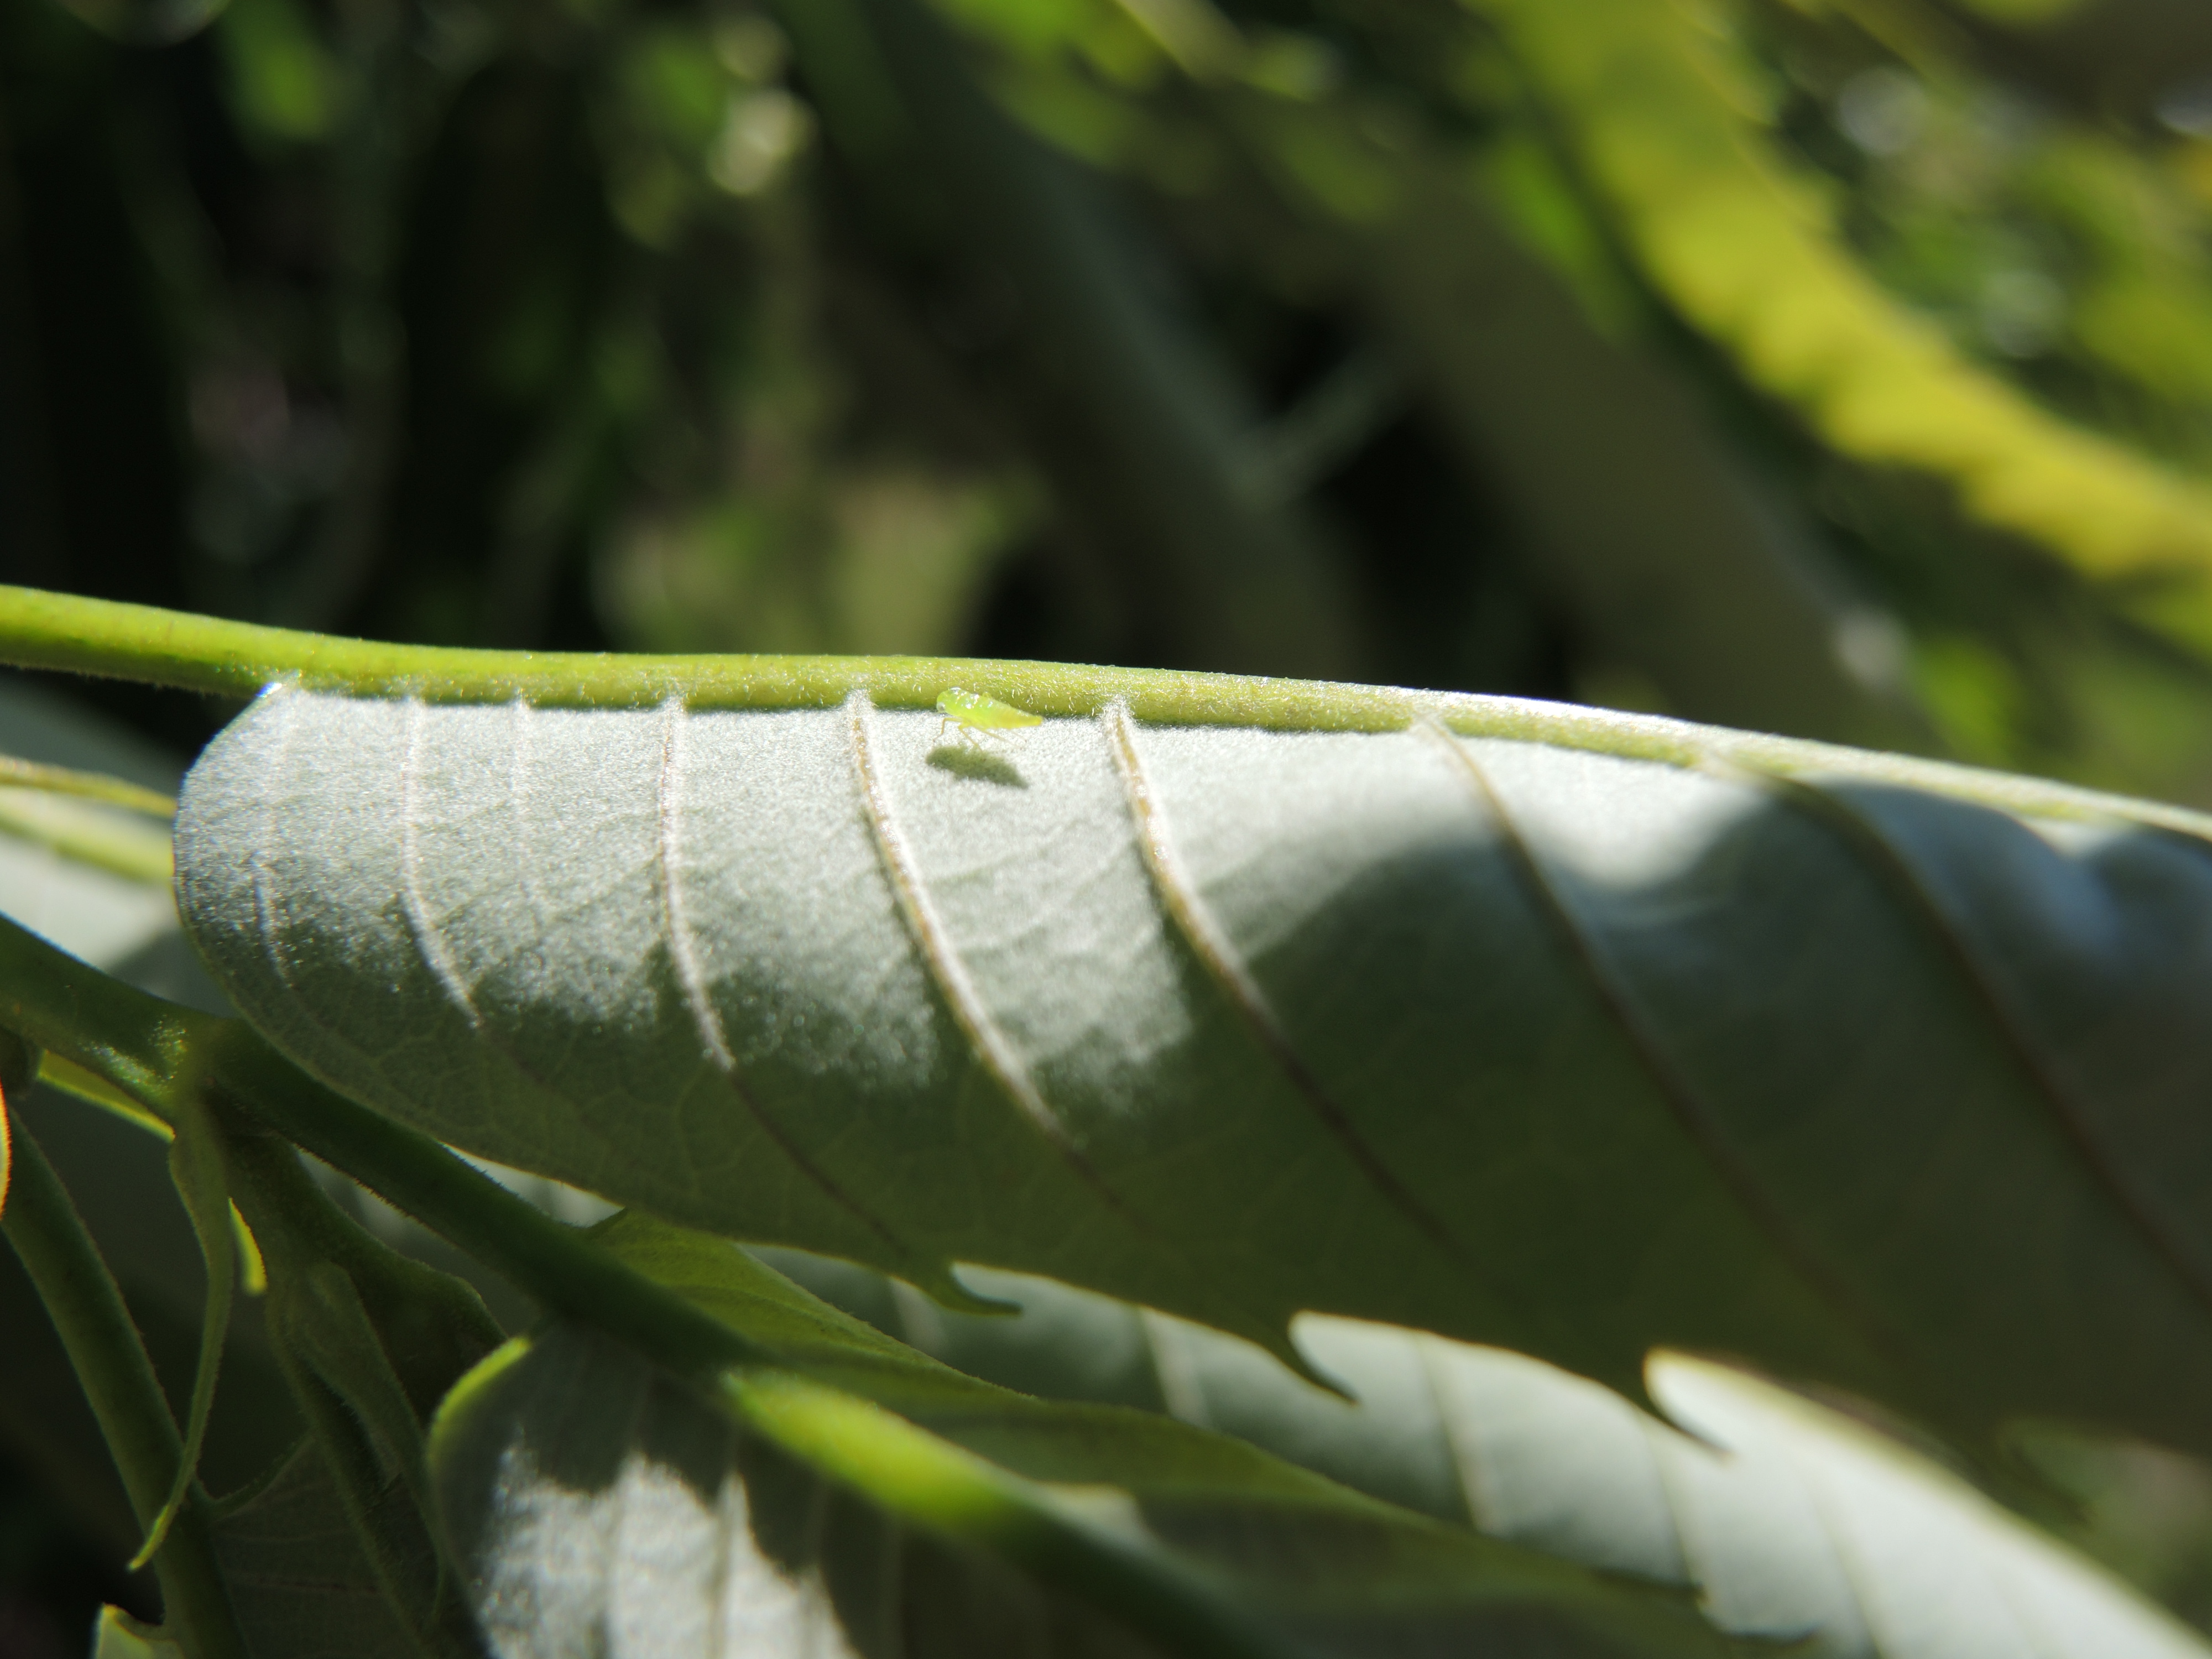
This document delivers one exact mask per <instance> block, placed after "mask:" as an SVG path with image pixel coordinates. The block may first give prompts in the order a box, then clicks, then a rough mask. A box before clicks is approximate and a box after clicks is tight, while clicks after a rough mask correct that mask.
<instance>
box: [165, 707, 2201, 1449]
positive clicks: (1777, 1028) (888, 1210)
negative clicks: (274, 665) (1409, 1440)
mask: <svg viewBox="0 0 2212 1659" xmlns="http://www.w3.org/2000/svg"><path fill="white" fill-rule="evenodd" d="M938 727H939V720H938V719H937V717H936V716H935V715H934V714H920V713H900V712H890V711H879V710H876V709H872V708H870V707H869V706H868V705H867V704H866V702H865V700H864V699H860V698H855V699H854V701H853V702H849V703H848V705H846V706H845V707H844V708H836V709H813V710H792V711H728V712H715V713H690V714H687V713H685V712H684V710H683V709H682V708H680V707H678V706H676V705H672V704H671V705H670V706H668V707H665V708H660V709H650V710H601V711H590V710H565V711H555V710H544V709H532V708H526V707H525V706H522V705H519V704H517V705H509V706H506V707H498V708H490V707H467V706H439V707H431V706H427V705H424V704H422V703H420V702H399V701H367V700H361V701H353V700H348V699H344V698H342V697H337V696H325V695H320V694H313V693H307V692H303V691H298V690H283V689H280V690H274V691H272V692H270V694H269V695H267V696H264V697H263V698H262V699H261V700H260V701H259V702H257V703H256V704H255V705H253V707H252V708H251V709H249V710H248V712H247V713H246V714H245V715H244V716H242V717H241V718H240V720H239V721H238V722H237V723H235V724H234V726H232V727H231V728H230V729H229V730H228V732H226V733H224V734H223V735H222V737H221V738H218V739H217V740H216V743H215V744H212V745H211V746H210V749H209V750H208V752H207V753H206V755H205V756H204V757H203V759H202V760H201V762H200V763H199V765H198V766H197V768H196V769H195V770H194V772H193V773H192V775H191V778H190V779H189V780H188V781H187V785H186V788H185V795H184V801H183V806H182V811H181V812H180V815H179V823H178V843H177V850H178V869H179V904H180V908H181V911H182V914H183V916H184V918H185V925H186V927H188V929H189V930H190V931H191V934H192V936H193V937H194V939H196V940H197V943H198V945H199V947H200V949H201V951H202V952H203V954H204V956H205V957H206V958H207V959H208V961H209V963H210V965H211V967H212V968H213V969H214V970H215V972H216V975H217V976H218V977H219V978H220V979H221V981H222V983H223V985H224V987H225V988H226V989H227V990H228V992H229V993H230V994H231V995H232V996H233V997H234V999H235V1000H236V1001H237V1003H238V1006H240V1009H241V1010H242V1011H243V1012H245V1013H246V1015H247V1016H248V1017H249V1018H251V1019H252V1020H253V1021H254V1022H255V1023H256V1024H258V1026H260V1027H261V1029H262V1030H264V1032H266V1033H267V1034H268V1035H269V1036H270V1038H271V1040H272V1041H274V1042H276V1043H277V1044H278V1045H279V1046H280V1047H281V1048H283V1049H284V1050H285V1051H286V1052H287V1053H289V1054H290V1055H291V1056H292V1057H293V1058H295V1060H298V1061H299V1062H300V1063H301V1064H302V1065H304V1066H307V1068H308V1069H309V1070H311V1071H313V1072H314V1073H316V1074H318V1075H319V1076H320V1077H322V1078H324V1079H326V1080H327V1081H329V1082H331V1084H333V1085H335V1086H337V1087H338V1088H340V1089H342V1090H343V1091H346V1092H348V1093H349V1094H352V1095H354V1096H355V1097H357V1098H361V1099H363V1100H365V1101H367V1102H368V1103H370V1104H372V1105H374V1106H376V1107H378V1108H380V1109H383V1110H385V1111H387V1112H389V1113H391V1114H392V1115H395V1116H397V1117H399V1118H402V1119H404V1120H405V1121H409V1122H411V1123H414V1124H416V1125H417V1126H419V1127H423V1128H425V1129H427V1130H428V1131H429V1132H431V1133H435V1134H436V1135H438V1136H440V1137H441V1138H443V1139H447V1140H450V1141H453V1142H454V1143H456V1144H458V1145H460V1146H465V1147H466V1148H468V1149H470V1150H471V1151H472V1152H478V1153H481V1154H483V1155H485V1156H488V1157H491V1158H497V1159H500V1160H501V1161H503V1162H506V1163H508V1164H515V1165H518V1166H520V1167H523V1168H526V1169H530V1170H536V1171H538V1172H540V1173H543V1174H545V1175H549V1176H555V1177H557V1178H559V1179H562V1180H565V1181H568V1182H574V1183H575V1184H577V1185H580V1186H583V1187H586V1188H591V1189H592V1190H595V1191H598V1192H600V1193H603V1194H606V1195H608V1196H610V1197H612V1198H615V1199H617V1200H621V1201H623V1202H625V1203H629V1204H633V1205H635V1206H640V1207H641V1208H643V1209H646V1210H648V1211H651V1212H656V1213H659V1214H661V1215H664V1216H667V1217H669V1218H673V1219H677V1220H680V1221H683V1222H685V1223H688V1224H690V1225H696V1226H700V1227H702V1228H706V1229H708V1230H711V1231H718V1232H722V1233H725V1234H728V1235H731V1236H733V1237H744V1238H748V1239H751V1240H756V1241H762V1242H768V1243H783V1244H790V1245H795V1246H798V1247H800V1248H803V1249H811V1250H815V1251H819V1252H822V1253H824V1254H829V1255H838V1256H843V1257H846V1258H848V1259H851V1260H854V1261H861V1262H866V1263H868V1264H871V1265H873V1266H876V1267H880V1268H883V1269H884V1270H886V1271H888V1272H890V1273H896V1274H899V1275H902V1276H904V1277H907V1278H908V1279H912V1280H913V1281H915V1283H917V1284H921V1285H924V1286H926V1287H928V1288H930V1289H932V1290H933V1291H935V1292H937V1293H938V1294H939V1296H940V1297H946V1298H948V1299H957V1297H958V1296H959V1294H960V1292H959V1291H958V1290H957V1282H956V1281H955V1280H954V1279H953V1278H952V1276H951V1263H952V1262H954V1261H975V1262H980V1263H986V1264H990V1265H994V1266H998V1267H1008V1268H1012V1269H1016V1270H1018V1271H1023V1272H1027V1273H1038V1274H1042V1275H1046V1276H1049V1277H1053V1278H1057V1279H1064V1280H1066V1281H1069V1282H1071V1283H1074V1284H1079V1285H1085V1286H1089V1287H1091V1288H1093V1289H1096V1290H1099V1291H1105V1292H1108V1293H1109V1294H1112V1295H1114V1296H1116V1297H1121V1298H1124V1299H1126V1300H1129V1301H1133V1302H1139V1303H1143V1304H1150V1305H1152V1306H1155V1307H1158V1308H1162V1309H1165V1310H1170V1311H1172V1312H1175V1313H1177V1314H1181V1315H1183V1316H1188V1317H1189V1318H1191V1319H1194V1320H1196V1321H1199V1322H1204V1323H1208V1324H1212V1325H1215V1326H1218V1327H1220V1328H1224V1329H1226V1330H1229V1331H1231V1332H1235V1333H1237V1334H1242V1335H1244V1336H1247V1337H1249V1338H1250V1339H1252V1340H1255V1341H1258V1342H1261V1343H1262V1344H1263V1345H1265V1346H1269V1347H1270V1348H1272V1349H1273V1350H1274V1351H1275V1352H1279V1353H1288V1352H1290V1350H1289V1344H1288V1340H1287V1336H1286V1331H1287V1327H1288V1322H1289V1321H1290V1319H1291V1316H1293V1315H1295V1314H1297V1312H1299V1311H1301V1310H1318V1311H1322V1312H1326V1313H1334V1314H1342V1315H1349V1316H1357V1317H1361V1318H1367V1319H1374V1320H1379V1321H1383V1322H1389V1323H1391V1324H1395V1325H1400V1326H1405V1327H1410V1328H1418V1329H1426V1330H1430V1331H1434V1332H1437V1333H1440V1334H1444V1335H1447V1336H1450V1337H1454V1338H1457V1339H1461V1340H1468V1341H1474V1342H1481V1343H1486V1344H1491V1345H1494V1346H1504V1347H1511V1348H1516V1349H1520V1350H1522V1351H1525V1352H1531V1353H1534V1354H1537V1355H1540V1356H1541V1357H1543V1358H1547V1359H1549V1360H1552V1361H1553V1362H1555V1363H1557V1364H1561V1365H1564V1366H1565V1367H1567V1368H1569V1369H1571V1370H1577V1371H1580V1372H1583V1373H1584V1374H1586V1375H1589V1376H1594V1377H1596V1378H1599V1379H1601V1380H1602V1381H1604V1382H1607V1383H1610V1384H1611V1385H1613V1386H1614V1387H1615V1388H1618V1389H1621V1390H1623V1391H1624V1392H1626V1393H1629V1394H1631V1395H1635V1396H1638V1397H1640V1396H1641V1390H1642V1382H1641V1377H1642V1365H1643V1361H1644V1356H1645V1354H1646V1353H1647V1352H1650V1350H1651V1349H1652V1348H1654V1347H1658V1346H1668V1347H1674V1348H1678V1349H1683V1350H1688V1351H1692V1352H1715V1353H1721V1354H1729V1355H1736V1356H1741V1357H1745V1358H1749V1359H1751V1360H1753V1361H1754V1362H1756V1363H1757V1364H1759V1365H1761V1366H1763V1367H1765V1368H1766V1369H1769V1370H1772V1371H1775V1372H1778V1373H1780V1374H1782V1375H1785V1376H1795V1377H1798V1378H1803V1379H1810V1380H1814V1381H1818V1382H1820V1383H1827V1384H1831V1385H1836V1386H1840V1387H1843V1388H1845V1389H1852V1390H1855V1391H1857V1392H1860V1393H1862V1394H1865V1395H1871V1396H1873V1397H1875V1398H1878V1399H1881V1400H1883V1401H1887V1402H1889V1403H1891V1404H1892V1405H1893V1406H1895V1407H1899V1408H1902V1409H1905V1410H1907V1411H1910V1412H1914V1413H1919V1414H1921V1415H1923V1417H1924V1418H1926V1419H1928V1420H1930V1421H1932V1422H1934V1423H1936V1424H1938V1425H1941V1426H1942V1427H1943V1428H1944V1429H1946V1430H1947V1431H1950V1432H1952V1433H1954V1435H1957V1436H1958V1437H1960V1439H1961V1440H1962V1441H1964V1442H1966V1443H1970V1444H1974V1443H1981V1442H1983V1441H1984V1440H1985V1438H1986V1437H1987V1436H1988V1435H1989V1434H1990V1433H1991V1432H1992V1431H1994V1430H1995V1428H1996V1426H1997V1425H2000V1424H2001V1423H2002V1421H2003V1420H2004V1419H2008V1418H2011V1417H2014V1416H2017V1415H2021V1414H2040V1415H2047V1416H2051V1417H2056V1418H2060V1419H2071V1420H2075V1421H2078V1422H2083V1423H2087V1424H2093V1425H2106V1426H2110V1427H2117V1428H2121V1429H2124V1430H2128V1431H2134V1432H2136V1433H2140V1434H2142V1435H2145V1436H2147V1437H2151V1438H2154V1439H2157V1440H2160V1441H2163V1442H2166V1443H2172V1444H2175V1445H2179V1446H2183V1447H2186V1448H2190V1449H2197V1450H2212V1421H2208V1419H2207V1417H2206V1414H2205V1413H2204V1412H2203V1407H2202V1404H2201V1402H2202V1401H2203V1400H2204V1399H2206V1398H2208V1397H2212V1391H2209V1390H2208V1385H2212V1320H2208V1318H2207V1312H2208V1299H2212V1222H2208V1220H2207V1218H2208V1217H2212V1206H2207V1204H2206V1203H2205V1201H2204V1200H2205V1198H2206V1196H2207V1188H2208V1185H2212V1134H2208V1133H2206V1132H2205V1131H2204V1130H2203V1129H2202V1128H2200V1127H2198V1126H2197V1119H2196V1116H2195V1115H2194V1112H2193V1108H2194V1107H2195V1105H2196V1103H2197V1101H2198V1100H2199V1099H2201V1098H2202V1097H2203V1088H2204V1082H2205V1076H2204V1074H2205V1072H2206V1069H2207V1066H2206V1062H2205V1060H2204V1059H2203V1042H2202V1038H2201V1033H2202V1032H2203V1031H2204V1030H2212V1007H2208V1006H2206V1004H2207V1002H2208V1000H2212V973H2208V972H2207V969H2212V863H2208V861H2207V858H2206V854H2205V849H2204V848H2203V846H2202V844H2201V843H2199V842H2197V841H2196V840H2195V839H2193V838H2191V836H2187V835H2185V834H2183V833H2178V832H2176V831H2174V830H2172V829H2159V828H2154V827H2150V826H2148V825H2146V824H2143V823H2135V822H2130V821H2129V820H2128V819H2127V818H2125V817H2114V818H2112V821H2111V822H2109V823H2097V822H2079V821H2071V820H2069V821H2065V822H2061V821H2059V820H2057V819H2056V818H2051V819H2043V818H2037V817H2030V816H2027V815H2025V814H2022V813H2015V812H2010V811H1999V810H1995V809H1993V808H1991V807H1990V806H1987V805H1978V804H1975V803H1974V802H1973V801H1970V800H1968V799H1963V798H1960V797H1959V796H1954V795H1947V794H1945V793H1936V792H1935V791H1933V790H1929V789H1916V788H1911V787H1901V786H1899V785H1894V784H1888V783H1883V782H1880V781H1871V780H1869V778H1867V777H1865V776H1863V775H1857V776H1855V775H1848V771H1849V769H1848V768H1843V769H1839V772H1838V775H1837V776H1834V777H1830V778H1821V777H1817V776H1815V777H1800V778H1796V779H1793V780H1790V781H1784V780H1782V779H1780V778H1778V777H1765V776H1758V775H1752V774H1750V773H1749V772H1747V771H1745V770H1743V769H1741V768H1740V767H1738V768H1726V769H1724V768H1717V767H1709V768H1706V769H1688V768H1685V767H1681V766H1676V765H1671V764H1662V763H1654V762H1650V761H1642V760H1631V759H1625V758H1619V757H1613V756H1609V755H1605V754H1598V753H1590V752H1583V751H1577V750H1567V749H1564V748H1558V747H1553V746H1549V745H1547V744H1539V743H1531V742H1522V741H1508V740H1501V739H1498V738H1483V737H1466V736H1460V735H1455V734H1453V733H1451V732H1448V731H1446V730H1445V729H1444V728H1443V726H1441V725H1439V724H1435V723H1429V724H1419V725H1416V726H1414V727H1413V728H1411V729H1408V730H1406V731H1402V732H1388V733H1364V734H1363V733H1344V732H1329V733H1322V732H1261V731H1252V730H1243V729H1229V728H1218V727H1215V728H1200V727H1162V726H1141V725H1139V724H1137V723H1136V722H1134V721H1132V720H1128V719H1127V717H1126V715H1125V714H1123V713H1122V712H1121V710H1120V709H1119V708H1109V709H1108V710H1107V711H1106V712H1104V713H1103V714H1101V715H1100V716H1098V717H1097V719H1095V720H1064V719H1055V720H1048V721H1047V722H1046V723H1045V724H1044V725H1043V726H1040V727H1038V728H1036V729H1035V730H1033V731H1031V732H1028V733H1026V734H1025V736H1024V738H1023V739H1022V741H1021V742H1020V744H1019V745H1018V747H1014V746H1011V745H1010V746H1009V748H1008V750H1007V751H1006V753H1004V754H1000V755H992V756H987V757H979V756H975V755H972V754H969V753H965V752H963V751H960V750H957V749H946V748H944V747H941V746H940V745H939V742H938V736H937V733H938ZM1715 735H1716V737H1720V736H1723V735H1725V734H1715ZM1739 752H1740V751H1739ZM1982 793H1984V795H1985V796H1986V794H1987V792H1986V791H1984V792H1982Z"/></svg>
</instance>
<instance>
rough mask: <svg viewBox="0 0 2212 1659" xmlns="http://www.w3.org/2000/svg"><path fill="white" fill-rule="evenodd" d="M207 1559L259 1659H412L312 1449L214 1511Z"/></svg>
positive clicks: (410, 1646)
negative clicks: (212, 1556) (212, 1551)
mask: <svg viewBox="0 0 2212 1659" xmlns="http://www.w3.org/2000/svg"><path fill="white" fill-rule="evenodd" d="M216 1554H217V1555H218V1557H219V1558H220V1559H221V1560H222V1572H223V1582H224V1583H227V1584H228V1586H229V1587H230V1595H231V1602H232V1605H233V1606H234V1607H236V1609H237V1610H238V1621H239V1627H240V1630H241V1631H242V1632H244V1633H245V1636H246V1641H247V1643H248V1644H250V1645H251V1646H252V1650H253V1651H254V1652H255V1653H256V1654H258V1655H262V1656H265V1659H278V1656H281V1659H418V1656H419V1655H420V1654H421V1652H422V1649H421V1648H419V1647H417V1646H416V1644H415V1642H414V1641H413V1640H412V1638H410V1637H409V1635H408V1633H407V1632H406V1630H405V1628H404V1626H402V1625H401V1623H400V1621H399V1620H398V1617H397V1616H396V1615H395V1614H394V1613H393V1612H392V1606H391V1604H390V1603H389V1602H388V1601H386V1600H385V1595H384V1590H383V1587H382V1584H381V1582H380V1579H379V1578H378V1577H377V1574H376V1572H375V1571H374V1568H372V1567H371V1565H369V1562H368V1557H367V1556H365V1555H364V1554H363V1553H362V1548H361V1545H360V1543H359V1542H358V1541H356V1538H355V1535H354V1529H353V1527H352V1524H351V1523H350V1522H349V1521H348V1520H347V1518H346V1512H345V1509H344V1506H343V1504H342V1502H341V1501H340V1498H339V1496H338V1492H337V1486H336V1485H335V1484H334V1483H333V1482H332V1480H331V1474H330V1470H329V1468H328V1466H327V1465H326V1464H325V1462H324V1461H323V1458H322V1455H321V1454H320V1453H319V1452H318V1451H317V1450H316V1449H315V1448H314V1446H313V1445H312V1444H308V1445H303V1446H301V1447H300V1448H299V1449H297V1450H296V1451H295V1452H294V1453H293V1454H292V1455H290V1456H289V1458H287V1459H286V1460H285V1461H284V1462H283V1465H282V1467H281V1468H278V1470H277V1471H276V1474H275V1475H274V1477H273V1478H272V1479H271V1480H269V1482H268V1483H267V1484H266V1485H265V1486H262V1487H261V1488H260V1489H259V1490H258V1491H257V1492H252V1494H250V1495H249V1496H248V1497H247V1498H246V1501H245V1502H243V1503H241V1504H238V1505H237V1506H236V1507H234V1508H231V1509H228V1510H227V1511H226V1513H224V1515H223V1516H222V1519H221V1520H220V1521H219V1522H217V1524H216Z"/></svg>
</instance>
